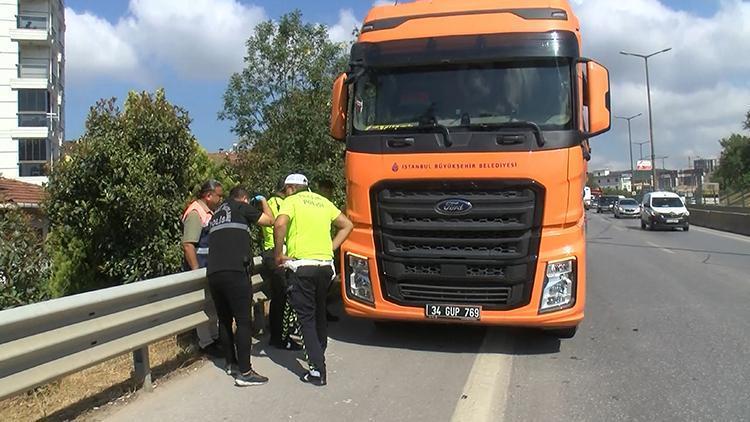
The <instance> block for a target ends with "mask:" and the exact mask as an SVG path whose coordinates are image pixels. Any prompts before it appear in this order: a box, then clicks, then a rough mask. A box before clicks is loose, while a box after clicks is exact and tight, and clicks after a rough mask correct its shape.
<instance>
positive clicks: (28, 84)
mask: <svg viewBox="0 0 750 422" xmlns="http://www.w3.org/2000/svg"><path fill="white" fill-rule="evenodd" d="M10 88H11V89H49V88H50V84H49V81H48V80H47V79H44V78H13V79H11V80H10Z"/></svg>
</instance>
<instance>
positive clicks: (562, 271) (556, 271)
mask: <svg viewBox="0 0 750 422" xmlns="http://www.w3.org/2000/svg"><path fill="white" fill-rule="evenodd" d="M575 270H576V260H575V259H567V260H564V261H557V262H550V263H548V264H547V271H546V274H545V277H544V288H542V300H541V303H540V305H539V313H545V312H552V311H559V310H561V309H565V308H570V307H571V306H573V305H574V304H575V288H576V277H575V275H576V273H575Z"/></svg>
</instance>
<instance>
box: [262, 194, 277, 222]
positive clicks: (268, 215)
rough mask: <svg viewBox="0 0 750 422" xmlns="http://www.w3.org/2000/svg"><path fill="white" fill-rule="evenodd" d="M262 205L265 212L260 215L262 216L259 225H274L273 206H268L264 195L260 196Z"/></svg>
mask: <svg viewBox="0 0 750 422" xmlns="http://www.w3.org/2000/svg"><path fill="white" fill-rule="evenodd" d="M260 207H261V209H262V211H263V213H262V214H261V215H260V218H258V225H259V226H264V227H271V226H273V225H274V221H275V220H274V218H273V213H272V212H271V207H269V206H268V201H266V198H264V197H262V196H261V197H260Z"/></svg>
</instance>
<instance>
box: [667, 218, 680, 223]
mask: <svg viewBox="0 0 750 422" xmlns="http://www.w3.org/2000/svg"><path fill="white" fill-rule="evenodd" d="M678 221H680V220H678V219H676V218H668V219H667V223H668V224H674V223H676V222H678Z"/></svg>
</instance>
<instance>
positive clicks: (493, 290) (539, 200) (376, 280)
mask: <svg viewBox="0 0 750 422" xmlns="http://www.w3.org/2000/svg"><path fill="white" fill-rule="evenodd" d="M349 64H350V67H349V70H348V72H346V73H345V74H342V75H341V76H340V77H339V78H338V79H337V80H336V82H335V83H334V88H333V97H332V111H331V135H332V136H333V137H334V138H336V139H340V140H342V141H343V142H345V143H346V164H345V167H346V168H345V172H346V179H347V213H348V215H349V217H350V218H351V220H352V221H353V222H354V224H355V229H354V232H353V233H352V235H351V236H350V238H349V240H348V241H347V242H346V243H345V244H344V245H343V246H342V250H341V254H342V268H341V273H342V274H343V283H342V293H343V294H342V296H343V298H344V306H345V309H346V311H347V312H348V313H349V314H350V315H354V316H358V317H364V318H370V319H373V320H412V321H415V320H416V321H432V320H447V321H453V322H460V323H480V324H494V325H514V326H530V327H539V328H544V329H549V330H557V332H558V333H560V334H561V335H562V336H571V335H572V334H574V333H575V328H576V327H577V326H578V324H579V323H580V322H581V320H582V319H583V312H584V303H585V284H586V281H585V274H586V271H585V264H586V248H585V235H584V208H583V201H582V196H581V195H582V192H583V191H584V185H585V181H586V163H587V160H588V158H589V153H590V149H589V146H588V140H589V139H590V138H591V137H593V136H596V135H598V134H600V133H603V132H605V131H607V130H608V129H609V126H610V111H609V77H608V72H607V70H606V69H605V68H604V67H603V66H601V65H599V64H598V63H596V62H594V61H593V60H590V59H587V58H585V57H583V56H582V55H581V34H580V31H579V24H578V20H577V18H576V17H575V15H574V14H573V11H572V9H571V8H570V5H569V4H568V2H567V1H562V0H551V1H548V0H545V1H540V0H526V1H520V0H467V1H458V0H432V1H415V2H412V3H405V4H398V5H393V6H380V7H374V8H373V9H372V10H371V11H370V13H369V14H368V15H367V17H366V19H365V21H364V23H363V26H362V29H361V32H360V35H359V37H358V39H357V41H356V43H354V45H353V46H352V49H351V58H350V63H349Z"/></svg>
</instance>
